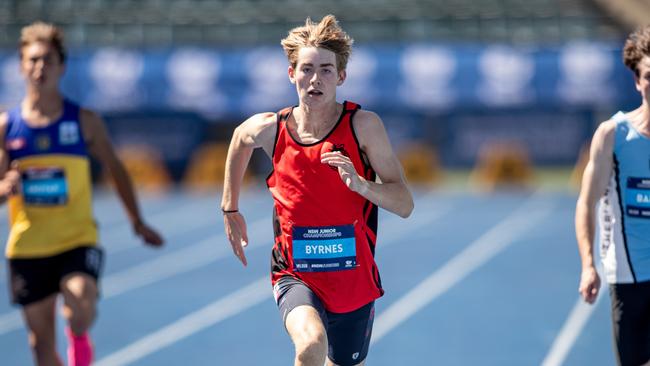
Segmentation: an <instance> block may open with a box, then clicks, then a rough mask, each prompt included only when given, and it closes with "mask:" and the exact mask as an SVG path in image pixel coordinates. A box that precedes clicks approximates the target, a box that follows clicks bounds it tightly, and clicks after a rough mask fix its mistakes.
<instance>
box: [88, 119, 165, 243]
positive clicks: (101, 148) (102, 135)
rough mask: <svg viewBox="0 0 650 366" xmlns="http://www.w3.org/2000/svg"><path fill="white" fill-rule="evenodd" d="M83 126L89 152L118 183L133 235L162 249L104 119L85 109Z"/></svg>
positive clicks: (158, 236) (116, 183)
mask: <svg viewBox="0 0 650 366" xmlns="http://www.w3.org/2000/svg"><path fill="white" fill-rule="evenodd" d="M81 126H82V129H83V134H84V139H85V141H86V145H87V147H88V150H89V152H90V153H91V154H92V155H93V157H95V158H97V160H99V162H100V163H101V164H102V166H104V167H105V168H106V169H108V171H109V173H110V176H111V178H112V179H113V182H114V183H115V188H116V190H117V194H118V196H119V197H120V200H121V201H122V204H123V205H124V208H125V210H126V212H127V215H128V217H129V220H130V221H131V225H132V227H133V231H134V232H135V233H136V234H137V235H138V236H139V237H140V238H142V240H143V241H144V242H145V243H146V244H149V245H151V246H160V245H162V244H163V242H164V240H163V238H162V237H161V236H160V234H158V232H157V231H156V230H154V229H153V228H152V227H150V226H149V225H147V224H146V223H145V222H144V220H143V219H142V215H141V214H140V208H139V207H138V202H137V199H136V197H135V192H134V190H133V184H132V183H131V178H129V175H128V173H127V172H126V169H125V168H124V165H123V164H122V162H121V161H120V160H119V159H118V157H117V154H116V153H115V150H114V148H113V145H112V143H111V142H110V139H109V137H108V132H107V131H106V127H105V126H104V122H103V121H102V119H101V117H99V116H98V115H97V114H96V113H94V112H91V111H88V110H83V109H82V110H81Z"/></svg>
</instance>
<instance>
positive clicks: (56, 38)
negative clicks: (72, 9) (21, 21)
mask: <svg viewBox="0 0 650 366" xmlns="http://www.w3.org/2000/svg"><path fill="white" fill-rule="evenodd" d="M36 42H46V43H49V44H50V45H51V46H52V47H54V49H55V50H56V52H57V53H58V54H59V57H60V59H61V63H63V62H65V56H66V52H65V47H64V46H63V31H62V30H61V29H60V28H58V27H57V26H55V25H54V24H50V23H45V22H41V21H37V22H34V23H32V24H30V25H28V26H25V27H23V29H22V30H21V31H20V51H21V52H20V56H21V57H22V49H23V47H25V46H28V45H30V44H32V43H36Z"/></svg>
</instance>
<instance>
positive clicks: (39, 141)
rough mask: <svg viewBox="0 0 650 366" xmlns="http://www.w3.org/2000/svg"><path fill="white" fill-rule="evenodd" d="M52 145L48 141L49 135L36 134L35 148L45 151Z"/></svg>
mask: <svg viewBox="0 0 650 366" xmlns="http://www.w3.org/2000/svg"><path fill="white" fill-rule="evenodd" d="M50 146H52V141H50V136H48V135H45V134H42V135H38V136H36V149H38V150H41V151H45V150H48V149H49V148H50Z"/></svg>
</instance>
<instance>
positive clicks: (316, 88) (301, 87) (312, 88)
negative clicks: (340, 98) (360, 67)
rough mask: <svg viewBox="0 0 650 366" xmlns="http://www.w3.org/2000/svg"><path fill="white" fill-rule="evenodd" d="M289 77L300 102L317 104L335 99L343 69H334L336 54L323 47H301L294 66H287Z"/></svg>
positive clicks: (341, 80)
mask: <svg viewBox="0 0 650 366" xmlns="http://www.w3.org/2000/svg"><path fill="white" fill-rule="evenodd" d="M289 79H290V80H291V83H293V84H295V85H296V91H297V92H298V97H299V98H300V102H301V103H304V104H307V105H312V106H317V105H321V104H327V103H331V102H332V101H334V102H335V101H336V87H337V86H339V85H341V84H343V81H344V80H345V71H338V70H337V69H336V54H335V53H334V52H332V51H329V50H326V49H324V48H316V47H303V48H301V49H300V50H299V51H298V62H297V63H296V68H295V69H294V68H292V67H291V66H289Z"/></svg>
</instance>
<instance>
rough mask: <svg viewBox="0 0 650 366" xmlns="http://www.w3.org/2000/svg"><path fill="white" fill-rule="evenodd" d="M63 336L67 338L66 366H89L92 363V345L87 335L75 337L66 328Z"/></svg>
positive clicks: (68, 328)
mask: <svg viewBox="0 0 650 366" xmlns="http://www.w3.org/2000/svg"><path fill="white" fill-rule="evenodd" d="M65 334H66V336H68V366H90V364H91V362H92V361H93V344H92V341H91V340H90V336H89V335H88V333H84V334H82V335H75V334H74V333H72V330H71V329H70V327H67V328H65Z"/></svg>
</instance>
